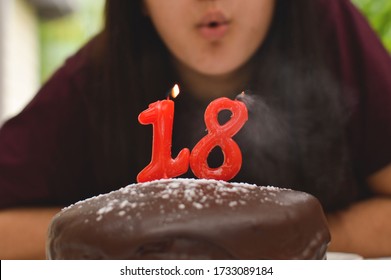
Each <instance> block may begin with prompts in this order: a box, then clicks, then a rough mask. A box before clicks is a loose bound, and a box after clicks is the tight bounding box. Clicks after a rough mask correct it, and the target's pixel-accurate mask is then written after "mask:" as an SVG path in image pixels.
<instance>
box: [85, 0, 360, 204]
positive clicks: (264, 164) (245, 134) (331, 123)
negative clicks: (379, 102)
mask: <svg viewBox="0 0 391 280" xmlns="http://www.w3.org/2000/svg"><path fill="white" fill-rule="evenodd" d="M276 2H277V7H276V12H275V15H274V19H273V23H272V26H271V29H270V31H269V34H268V37H267V38H266V41H265V42H264V44H263V45H262V47H261V48H260V49H259V51H258V52H257V53H256V55H255V56H254V58H253V61H254V63H255V64H256V68H255V69H256V70H255V71H254V73H253V78H252V80H251V83H250V84H249V89H250V90H251V93H252V94H250V95H249V96H248V98H246V100H244V101H245V102H247V104H248V107H249V110H250V121H249V123H248V125H246V126H245V129H243V130H242V131H241V132H240V135H238V136H237V141H238V143H239V144H240V145H241V147H242V150H243V158H244V165H243V167H242V171H241V172H240V174H239V175H238V176H237V177H236V178H234V179H235V180H242V181H247V182H252V183H256V184H260V185H265V184H268V185H278V186H285V187H292V188H296V189H300V190H304V191H307V192H309V193H312V194H314V195H315V196H317V197H318V198H319V199H320V200H321V201H322V203H323V205H324V206H325V208H326V209H334V208H338V207H340V206H341V205H344V204H346V203H347V202H348V201H349V200H351V199H353V196H352V195H350V192H351V190H350V189H349V188H348V187H347V186H346V185H345V184H344V182H346V180H347V175H346V174H349V171H348V169H347V168H346V167H347V163H348V161H347V152H346V149H345V142H344V141H345V140H344V137H345V136H344V120H345V117H346V116H344V114H343V110H344V108H343V107H342V106H341V100H340V95H341V91H340V85H339V83H338V82H337V81H336V79H334V77H333V76H332V75H331V73H332V71H331V70H330V69H332V66H333V65H329V60H328V59H327V57H326V55H325V51H324V50H325V48H324V44H323V42H322V38H321V37H320V36H319V32H318V28H319V24H320V23H319V20H318V19H317V17H318V16H319V15H318V14H317V10H316V9H315V8H314V2H316V1H313V0H298V1H284V0H277V1H276ZM105 17H106V25H105V29H104V31H103V33H102V34H100V35H99V37H98V38H97V42H99V43H97V46H98V48H97V54H98V56H97V58H98V59H97V60H96V61H97V63H98V64H97V66H98V67H97V69H98V71H96V73H95V77H94V82H93V83H92V86H93V88H94V91H93V92H95V93H96V94H95V95H93V96H91V102H92V103H93V104H94V105H95V106H94V108H95V109H94V110H93V112H92V114H91V121H92V123H93V124H94V126H93V127H94V134H95V135H96V137H95V138H94V139H93V141H92V142H93V143H92V147H93V150H92V153H93V154H94V156H95V157H96V160H95V162H96V164H97V165H96V167H95V169H96V174H97V177H98V178H99V182H100V184H101V185H110V186H113V187H118V186H121V185H125V184H127V183H129V182H131V181H132V180H135V177H136V175H137V173H138V172H139V171H140V170H141V169H142V168H143V167H145V166H146V164H148V162H149V159H150V153H151V151H150V150H151V143H150V142H151V128H150V127H145V126H141V125H139V124H138V122H137V116H138V114H139V113H140V112H141V111H143V110H145V109H146V108H147V106H148V104H149V103H151V102H153V101H155V100H158V99H162V98H164V94H165V93H166V91H167V90H168V89H169V88H170V87H171V86H172V85H173V84H174V83H175V80H176V78H175V77H176V75H175V71H174V70H173V68H172V67H171V64H170V56H169V54H168V51H167V49H166V47H165V46H164V45H163V43H162V41H161V40H160V39H159V36H158V35H157V33H156V31H155V29H154V27H153V26H152V24H151V22H150V20H149V18H148V17H146V16H145V15H143V12H142V1H141V0H138V1H135V0H132V1H129V0H115V1H113V0H111V1H110V0H109V1H107V3H106V16H105ZM200 121H202V119H201V120H200ZM191 141H193V140H189V143H190V142H191ZM186 144H187V143H184V144H183V146H182V147H185V146H186Z"/></svg>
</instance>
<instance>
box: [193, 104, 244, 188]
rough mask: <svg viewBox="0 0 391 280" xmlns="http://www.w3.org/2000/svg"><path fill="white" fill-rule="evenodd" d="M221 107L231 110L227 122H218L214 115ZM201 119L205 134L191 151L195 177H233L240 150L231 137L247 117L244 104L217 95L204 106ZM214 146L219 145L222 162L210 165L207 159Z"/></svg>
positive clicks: (237, 170)
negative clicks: (204, 125) (216, 166)
mask: <svg viewBox="0 0 391 280" xmlns="http://www.w3.org/2000/svg"><path fill="white" fill-rule="evenodd" d="M223 110H229V111H231V113H232V115H231V119H230V120H229V121H228V122H226V123H225V124H223V125H220V123H219V121H218V114H219V113H220V112H221V111H223ZM204 119H205V124H206V127H207V130H208V134H207V135H206V136H205V137H204V138H202V139H201V141H199V142H198V143H197V145H196V146H195V147H194V149H193V150H192V152H191V155H190V167H191V170H192V171H193V173H194V175H195V176H197V177H198V178H209V179H217V180H225V181H228V180H230V179H232V178H233V177H235V176H236V175H237V174H238V172H239V170H240V168H241V167H242V153H241V151H240V148H239V146H238V144H237V143H236V142H235V141H234V140H233V139H232V137H233V136H234V135H235V134H236V133H237V132H238V131H239V130H240V129H241V128H242V126H243V125H244V124H245V123H246V121H247V119H248V112H247V108H246V105H245V104H244V103H243V102H241V101H238V100H230V99H228V98H225V97H222V98H218V99H216V100H214V101H212V102H211V103H210V104H209V106H208V107H207V108H206V111H205V115H204ZM216 146H219V147H220V148H221V150H222V152H223V155H224V162H223V164H222V165H221V166H220V167H218V168H211V167H209V165H208V162H207V159H208V156H209V153H210V152H211V151H212V150H213V148H214V147H216Z"/></svg>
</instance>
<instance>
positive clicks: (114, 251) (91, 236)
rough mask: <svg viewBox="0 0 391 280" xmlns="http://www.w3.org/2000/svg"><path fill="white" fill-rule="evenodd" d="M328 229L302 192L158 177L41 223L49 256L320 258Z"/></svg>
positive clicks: (316, 205)
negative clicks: (46, 225) (46, 226)
mask: <svg viewBox="0 0 391 280" xmlns="http://www.w3.org/2000/svg"><path fill="white" fill-rule="evenodd" d="M329 241H330V235H329V231H328V228H327V224H326V219H325V216H324V214H323V211H322V208H321V206H320V203H319V202H318V200H317V199H316V198H315V197H313V196H311V195H309V194H306V193H303V192H298V191H293V190H290V189H281V188H275V187H258V186H256V185H250V184H244V183H227V182H223V181H215V180H197V179H165V180H158V181H153V182H148V183H141V184H133V185H129V186H127V187H124V188H122V189H119V190H117V191H113V192H111V193H108V194H104V195H99V196H97V197H93V198H90V199H87V200H84V201H80V202H78V203H76V204H74V205H71V206H69V207H67V208H65V209H63V210H62V211H61V212H60V213H59V214H57V215H56V216H55V217H54V219H53V221H52V223H51V225H50V228H49V233H48V239H47V257H48V258H49V259H324V258H325V253H326V249H327V245H328V243H329Z"/></svg>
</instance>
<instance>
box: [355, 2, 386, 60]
mask: <svg viewBox="0 0 391 280" xmlns="http://www.w3.org/2000/svg"><path fill="white" fill-rule="evenodd" d="M352 2H353V3H354V4H356V5H357V7H358V8H359V9H360V10H361V11H362V13H363V14H364V15H365V16H366V17H367V19H368V21H369V22H370V24H371V26H372V27H373V28H374V29H375V31H376V32H377V34H378V35H379V37H380V38H381V40H382V41H383V43H384V45H385V46H386V48H387V49H388V50H389V51H390V52H391V1H390V0H352Z"/></svg>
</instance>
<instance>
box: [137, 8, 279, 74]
mask: <svg viewBox="0 0 391 280" xmlns="http://www.w3.org/2000/svg"><path fill="white" fill-rule="evenodd" d="M274 2H275V0H144V4H145V11H146V13H147V15H148V16H149V17H150V18H151V20H152V22H153V24H154V26H155V28H156V30H157V31H158V33H159V35H160V37H161V38H162V40H163V41H164V42H165V44H166V46H167V47H168V49H169V50H170V52H171V53H172V55H173V56H174V58H175V59H177V60H178V61H179V62H180V63H182V64H184V65H185V66H187V67H189V68H191V69H192V70H194V71H196V72H199V73H201V74H204V75H224V74H228V73H231V72H233V71H235V70H236V69H238V68H240V67H241V66H243V65H244V64H245V63H246V62H247V61H248V60H249V59H250V58H251V56H252V55H253V54H254V53H255V52H256V50H257V49H258V48H259V47H260V45H261V44H262V43H263V41H264V39H265V37H266V34H267V31H268V29H269V26H270V23H271V20H272V16H273V11H274Z"/></svg>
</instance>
